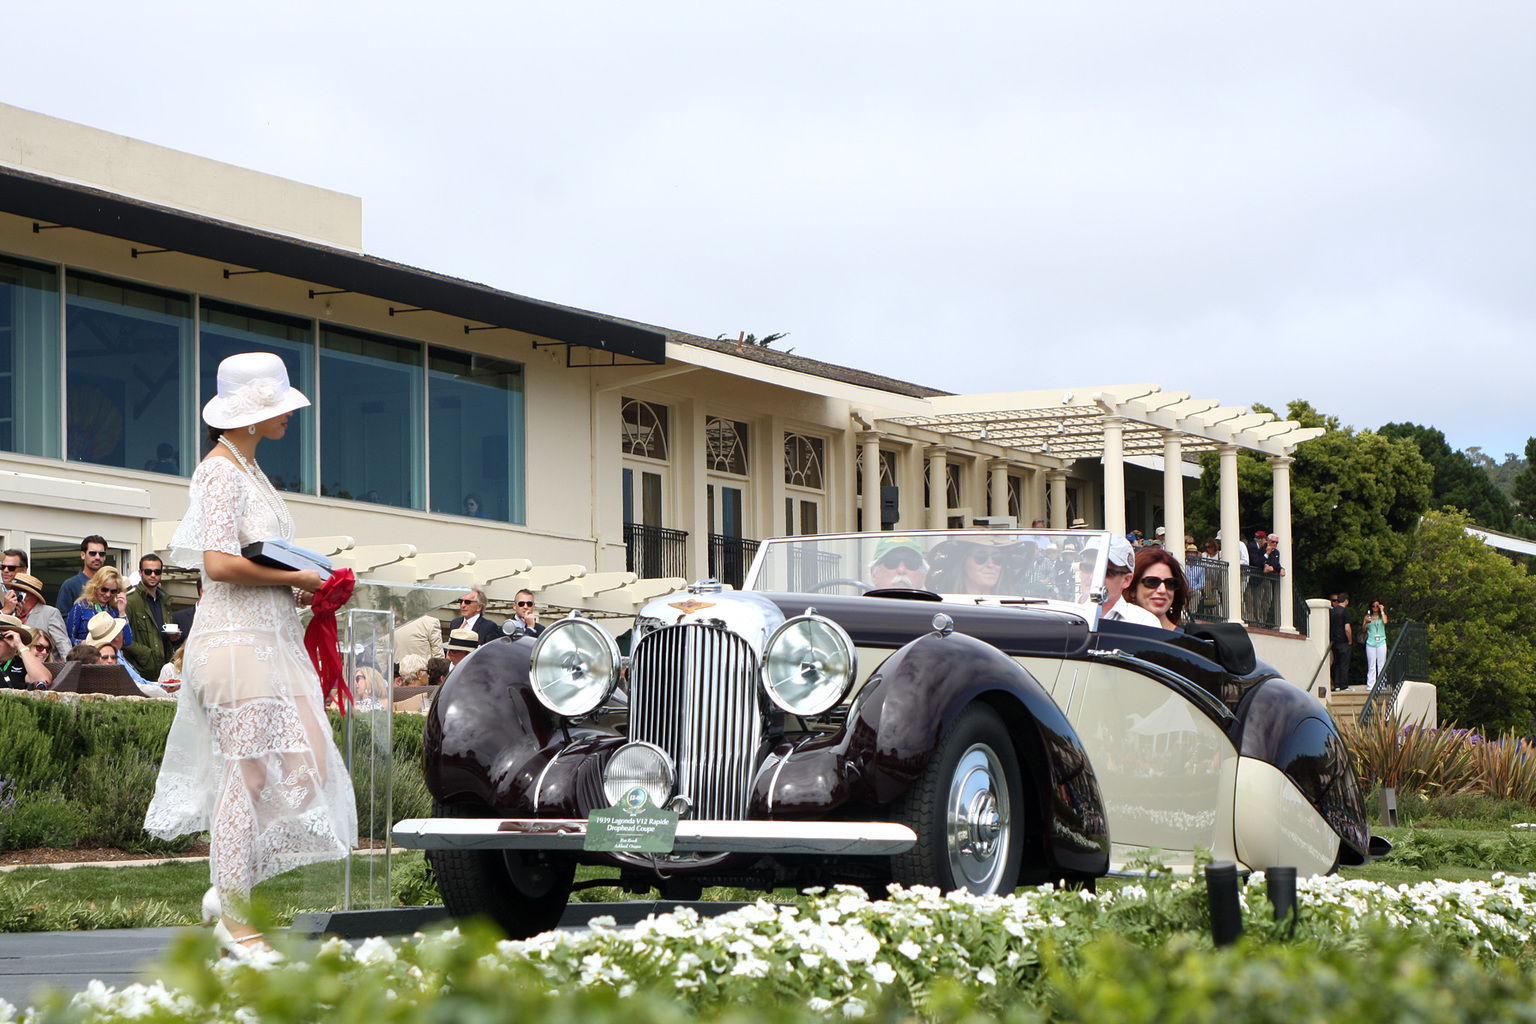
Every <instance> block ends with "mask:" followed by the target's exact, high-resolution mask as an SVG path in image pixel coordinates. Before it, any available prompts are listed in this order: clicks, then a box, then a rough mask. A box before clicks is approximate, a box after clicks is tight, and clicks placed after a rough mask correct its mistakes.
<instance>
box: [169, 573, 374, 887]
mask: <svg viewBox="0 0 1536 1024" xmlns="http://www.w3.org/2000/svg"><path fill="white" fill-rule="evenodd" d="M291 601H292V598H291V596H290V595H289V593H288V591H287V590H285V589H283V588H277V587H236V586H231V585H227V584H212V585H211V586H210V587H209V588H208V589H207V591H206V592H205V594H204V597H203V604H202V606H200V607H199V609H198V616H197V619H196V621H195V623H194V625H193V629H192V633H191V635H190V636H189V637H188V638H187V652H186V655H185V656H184V659H183V671H182V688H181V690H180V692H179V693H178V695H177V705H176V717H175V721H174V722H173V723H172V725H171V731H170V735H169V737H168V739H167V741H166V747H165V759H164V761H163V762H162V764H161V767H160V777H159V780H158V782H157V784H156V787H155V796H154V799H153V800H152V801H151V803H150V806H149V812H148V814H147V815H146V816H145V822H144V827H145V829H146V830H147V831H149V832H150V833H151V834H153V835H156V836H159V837H161V838H167V839H168V838H171V837H173V836H177V835H183V834H185V833H188V832H200V831H203V830H207V831H208V832H209V835H210V842H209V846H210V851H209V852H210V857H209V860H210V864H209V868H210V871H211V873H212V876H213V883H214V885H215V886H217V887H218V889H219V892H220V895H221V896H223V897H224V898H225V902H226V905H227V906H237V905H239V904H240V903H241V902H243V901H244V900H246V899H247V898H248V897H249V895H250V891H251V888H252V886H254V885H256V884H257V883H258V882H261V881H264V880H265V879H268V878H271V877H272V876H274V875H278V874H281V873H283V872H284V871H289V870H291V869H293V868H296V867H300V866H303V865H305V864H312V863H315V862H317V861H324V860H335V859H338V858H341V857H344V856H346V855H347V851H348V849H349V848H350V847H351V846H352V845H353V842H354V840H355V838H356V836H357V810H356V803H355V801H354V799H353V795H352V782H351V779H350V778H349V777H348V775H347V772H346V768H345V767H344V766H343V764H342V761H341V755H340V753H339V752H338V751H337V749H336V744H335V742H334V741H333V740H332V738H331V729H330V723H329V721H328V720H327V718H326V715H325V708H324V704H323V700H322V697H321V694H320V682H319V679H318V678H317V677H316V676H315V672H314V669H313V667H312V666H311V665H310V663H309V661H308V659H307V657H306V656H305V654H304V652H303V648H302V646H301V643H300V635H299V628H298V617H297V615H296V614H295V613H294V610H293V607H292V604H291ZM242 605H243V606H244V607H238V606H242ZM231 612H236V614H230V613H231ZM240 612H243V613H244V614H239V613H240ZM236 622H242V623H244V625H243V626H237V625H236ZM251 626H257V627H267V628H250V627H251Z"/></svg>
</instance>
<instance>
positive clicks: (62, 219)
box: [0, 167, 667, 365]
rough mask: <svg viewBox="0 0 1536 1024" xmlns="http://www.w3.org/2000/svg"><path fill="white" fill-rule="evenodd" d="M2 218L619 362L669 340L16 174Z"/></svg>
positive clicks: (6, 180) (656, 357)
mask: <svg viewBox="0 0 1536 1024" xmlns="http://www.w3.org/2000/svg"><path fill="white" fill-rule="evenodd" d="M0 212H5V213H10V214H15V215H16V216H19V217H28V218H31V219H33V220H36V221H39V222H46V223H48V224H50V225H55V224H56V225H62V226H65V227H71V228H78V229H80V230H82V231H90V232H93V233H95V234H99V235H106V236H109V237H112V238H120V239H123V240H125V241H130V242H138V243H141V244H144V245H146V246H156V247H158V248H162V249H171V250H174V251H176V252H182V253H186V254H188V255H191V256H199V257H202V258H204V259H208V260H214V261H217V262H220V263H226V264H229V265H230V266H233V267H240V268H244V269H246V270H261V271H266V272H268V273H272V274H278V275H281V276H283V277H288V278H293V279H296V280H299V281H307V282H309V283H311V284H316V285H322V286H324V287H326V288H337V289H342V290H344V291H349V292H356V293H358V294H361V295H369V296H372V297H374V298H378V299H385V300H388V301H390V302H399V303H402V304H408V305H411V306H418V307H421V308H423V309H430V310H434V311H436V312H439V313H444V314H447V315H449V316H455V317H462V318H463V319H465V320H468V321H473V322H474V323H476V324H486V325H489V326H492V327H505V328H508V329H509V330H514V331H521V332H523V333H525V334H532V335H536V336H538V337H540V338H547V339H549V340H550V341H554V342H561V343H565V344H569V345H581V346H584V347H586V348H591V349H597V350H599V351H602V352H607V353H610V354H611V355H613V356H625V357H628V358H631V359H637V360H640V361H642V362H647V363H658V364H659V363H664V362H666V357H667V339H666V335H665V334H663V333H661V332H660V331H654V330H650V329H647V328H644V327H640V326H638V325H635V324H628V323H622V322H619V321H615V320H610V319H608V318H606V317H602V316H598V315H596V314H594V313H587V312H583V311H582V310H577V309H571V308H568V307H565V306H557V305H553V304H551V303H546V302H539V301H538V300H536V299H530V298H526V297H524V296H521V295H513V294H512V293H510V292H504V291H499V290H497V289H495V288H490V287H487V286H486V285H481V284H475V283H473V282H470V281H463V280H460V279H458V278H452V277H446V276H444V275H442V274H434V273H431V272H430V271H425V270H419V269H417V268H415V267H408V266H405V265H404V264H401V263H392V262H390V261H388V260H382V259H378V258H377V257H373V256H366V255H362V254H359V253H354V252H348V251H347V250H345V249H336V248H332V247H329V246H324V245H319V244H316V243H313V242H305V241H300V240H297V239H293V238H287V237H284V236H282V235H276V234H272V233H270V232H265V231H258V230H256V229H253V228H248V227H243V226H240V225H237V224H231V223H228V222H226V221H220V220H214V219H212V218H209V217H200V216H197V215H195V214H191V213H186V212H184V211H180V210H173V209H170V208H169V207H164V206H157V205H155V204H152V203H145V202H140V201H138V200H134V199H128V198H124V197H123V196H119V195H114V194H112V193H110V192H103V191H101V190H99V189H93V188H89V187H86V186H83V185H76V184H71V183H69V182H62V181H57V180H54V179H52V178H45V177H41V176H38V175H34V174H28V173H26V172H24V171H19V170H16V169H15V168H11V167H0ZM604 365H606V364H604Z"/></svg>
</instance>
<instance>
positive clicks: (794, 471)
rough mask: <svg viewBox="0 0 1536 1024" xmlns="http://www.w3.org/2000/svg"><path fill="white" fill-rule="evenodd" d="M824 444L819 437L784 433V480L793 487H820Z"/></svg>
mask: <svg viewBox="0 0 1536 1024" xmlns="http://www.w3.org/2000/svg"><path fill="white" fill-rule="evenodd" d="M824 465H825V445H824V442H823V441H822V440H821V438H819V437H807V436H806V435H805V434H785V435H784V482H785V483H786V484H790V485H791V486H794V487H808V488H810V489H811V490H813V491H819V490H821V489H822V486H823V483H822V481H823V480H824V479H825V475H824V473H823V470H822V467H823V466H824Z"/></svg>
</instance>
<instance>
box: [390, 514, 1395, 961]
mask: <svg viewBox="0 0 1536 1024" xmlns="http://www.w3.org/2000/svg"><path fill="white" fill-rule="evenodd" d="M1109 543H1110V537H1109V535H1107V534H1103V533H1095V532H1091V531H1061V532H1056V531H1041V530H1033V531H1012V530H949V531H932V532H915V533H908V534H899V535H898V534H892V533H879V534H858V535H840V536H821V537H788V538H783V539H777V540H771V541H767V542H765V543H764V544H763V545H762V547H761V549H760V550H759V552H758V554H757V557H756V559H755V561H754V562H753V564H752V567H751V569H750V571H749V572H748V574H747V577H746V580H745V585H744V587H743V589H741V590H732V589H730V588H728V587H721V586H719V585H717V584H714V583H713V582H704V583H701V584H698V585H695V586H692V587H689V588H688V589H687V590H686V591H684V592H680V593H676V594H673V595H671V596H667V597H661V598H658V599H656V600H653V601H651V602H649V603H648V604H646V605H645V606H644V607H643V608H642V609H641V611H640V614H639V615H638V616H637V617H636V619H635V620H634V622H633V624H632V625H631V624H630V623H629V622H627V621H626V622H625V623H624V626H625V627H626V629H627V630H628V632H627V635H623V634H621V636H620V638H618V639H616V638H615V637H614V636H612V635H611V634H610V633H609V632H608V631H606V630H605V629H604V628H603V627H602V626H601V625H600V624H598V623H597V622H596V621H594V620H592V619H589V618H583V617H571V618H567V619H562V620H560V621H558V622H556V623H553V624H552V625H550V626H549V627H548V628H547V629H546V630H545V631H544V633H543V635H541V636H540V637H539V638H538V639H537V640H535V639H533V638H531V637H521V638H508V639H502V640H497V641H493V642H492V643H490V644H487V645H485V646H482V647H481V648H480V649H479V650H477V651H476V652H475V653H473V654H471V655H470V656H469V657H468V658H466V659H465V660H464V661H463V662H462V663H461V664H460V665H459V666H458V667H457V668H455V669H454V671H453V673H452V674H451V675H450V676H449V677H448V679H447V681H446V682H445V683H444V684H443V687H442V692H441V694H440V695H439V696H438V698H437V699H436V700H435V701H434V702H433V704H432V707H431V711H430V713H429V716H428V720H427V730H426V752H425V759H426V778H427V785H428V788H429V789H430V790H431V793H432V797H433V801H434V816H433V817H432V818H424V819H411V820H406V821H402V822H399V823H398V824H397V825H396V828H395V838H396V840H397V841H398V842H400V843H401V844H403V845H405V846H408V847H417V848H423V849H426V850H427V851H428V856H429V857H430V858H431V860H432V863H433V866H434V868H435V871H436V875H437V879H438V886H439V889H440V891H441V892H442V895H443V899H444V902H445V904H446V905H447V908H448V910H449V911H450V912H451V913H453V914H455V915H470V914H475V913H485V914H489V915H490V916H492V917H494V918H495V919H496V920H497V921H498V922H499V923H500V924H501V925H502V926H503V927H504V928H505V929H506V930H507V931H508V933H510V934H512V935H531V934H535V933H537V932H540V931H543V930H545V929H548V928H550V927H553V926H554V925H555V924H556V923H557V922H558V920H559V918H560V915H561V913H562V912H563V911H564V909H565V906H566V903H567V901H568V899H569V897H570V894H571V891H572V889H573V886H574V884H575V883H574V873H575V868H576V866H577V865H578V864H581V863H590V864H601V865H607V866H609V867H612V868H617V869H618V875H619V879H618V884H620V885H622V886H625V887H628V888H631V889H633V890H635V891H645V890H649V889H651V888H659V889H660V891H661V892H662V894H663V896H664V897H665V898H668V899H674V898H675V899H687V898H693V897H696V896H697V894H698V893H699V891H700V889H701V888H702V887H703V886H706V885H730V886H740V887H748V888H761V889H773V888H776V887H780V886H807V885H826V884H829V883H835V882H845V883H851V884H856V885H861V886H864V887H865V888H866V889H870V890H873V891H879V890H880V889H881V888H882V887H883V886H885V885H887V884H889V883H892V882H899V883H902V884H907V885H910V884H926V885H935V886H938V887H939V888H940V889H942V890H945V891H949V890H953V889H968V890H970V891H972V892H977V893H1005V892H1011V891H1012V890H1013V889H1014V888H1015V887H1016V886H1018V885H1021V884H1034V883H1041V882H1047V881H1053V882H1063V883H1088V884H1091V882H1092V880H1093V879H1095V878H1097V877H1099V876H1102V875H1104V874H1106V873H1108V872H1111V871H1114V870H1116V869H1118V868H1120V867H1122V866H1124V865H1125V864H1126V863H1127V862H1128V861H1130V860H1132V859H1133V858H1137V857H1141V856H1145V855H1148V854H1153V853H1154V852H1155V856H1157V857H1158V858H1159V859H1160V860H1161V861H1162V862H1163V863H1166V864H1169V865H1171V866H1174V867H1183V868H1185V869H1186V870H1188V869H1189V868H1191V867H1192V866H1193V864H1194V863H1195V858H1196V857H1197V856H1198V855H1199V854H1200V852H1201V851H1205V852H1208V853H1209V854H1211V855H1212V856H1214V857H1215V858H1216V859H1218V860H1233V861H1236V862H1238V863H1239V864H1240V865H1242V866H1246V867H1247V868H1250V869H1255V870H1257V869H1262V868H1265V867H1269V866H1289V867H1295V868H1296V869H1298V871H1300V872H1301V873H1302V874H1304V875H1306V874H1313V873H1318V872H1326V871H1330V870H1333V869H1334V868H1336V867H1337V866H1338V865H1340V864H1358V863H1361V862H1363V861H1365V860H1366V859H1368V858H1369V857H1371V856H1372V854H1373V847H1372V843H1373V841H1374V842H1376V843H1377V844H1378V845H1377V847H1376V850H1377V851H1379V850H1380V849H1381V848H1382V847H1381V845H1380V842H1381V841H1380V840H1373V837H1372V836H1371V835H1370V833H1369V831H1368V828H1367V824H1366V814H1365V805H1364V798H1363V795H1362V792H1361V789H1360V786H1359V784H1358V782H1357V780H1356V778H1355V776H1354V774H1353V771H1352V770H1351V768H1350V764H1349V758H1348V756H1347V754H1346V751H1345V747H1344V744H1343V742H1342V741H1341V740H1340V738H1339V735H1338V733H1337V731H1336V730H1335V728H1334V725H1333V723H1332V721H1331V719H1330V718H1329V715H1328V712H1327V710H1326V709H1325V708H1324V707H1323V706H1322V705H1321V704H1320V703H1319V702H1318V701H1317V700H1316V698H1314V697H1313V696H1311V695H1310V694H1308V693H1307V692H1306V691H1305V690H1303V689H1302V688H1301V687H1300V686H1298V685H1296V684H1295V683H1293V682H1290V681H1287V680H1285V679H1283V678H1281V677H1280V676H1279V675H1278V674H1277V673H1276V672H1275V671H1274V670H1273V669H1272V668H1270V667H1269V666H1267V665H1265V664H1264V663H1262V662H1260V661H1257V660H1256V659H1255V657H1254V652H1253V647H1252V644H1251V643H1250V642H1249V639H1248V635H1247V633H1246V632H1245V631H1244V630H1243V628H1242V627H1241V626H1239V625H1230V626H1228V625H1218V626H1212V627H1196V628H1194V629H1192V631H1191V632H1182V631H1181V632H1174V631H1168V630H1161V629H1153V628H1149V627H1145V626H1140V625H1135V624H1131V623H1126V622H1120V621H1115V620H1113V619H1104V618H1103V617H1102V616H1101V615H1100V611H1101V609H1102V602H1103V600H1104V594H1105V588H1104V575H1105V569H1106V564H1107V551H1108V545H1109ZM1050 549H1054V550H1050ZM514 632H515V630H514ZM619 640H622V641H623V642H624V644H625V645H626V646H627V650H628V654H627V656H625V655H622V654H621V653H620V651H621V647H620V642H619ZM624 815H631V816H632V817H633V820H629V819H624V818H623V816H624ZM615 816H618V817H619V818H620V819H621V820H619V821H615V820H614V818H615ZM647 823H649V824H647ZM642 825H644V826H645V827H641V826H642ZM651 825H657V826H658V827H655V828H652V827H650V826H651ZM626 827H628V828H629V829H630V832H629V833H626V832H625V828H626ZM599 833H601V836H600V837H599V835H598V834H599ZM598 838H600V839H601V841H600V842H595V841H594V840H595V839H598ZM612 874H613V872H611V871H610V872H608V875H609V877H608V878H607V879H605V880H604V881H603V882H602V883H601V884H614V880H613V878H612V877H611V876H612Z"/></svg>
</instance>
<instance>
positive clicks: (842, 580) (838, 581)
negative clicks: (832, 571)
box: [805, 576, 871, 596]
mask: <svg viewBox="0 0 1536 1024" xmlns="http://www.w3.org/2000/svg"><path fill="white" fill-rule="evenodd" d="M828 587H855V588H857V590H858V592H859V594H860V595H861V596H862V595H864V594H867V593H869V591H870V589H871V588H870V585H869V584H868V583H865V582H864V581H863V580H855V579H850V578H848V577H847V576H836V577H834V578H832V579H830V580H822V581H821V582H819V583H812V584H811V585H810V586H808V587H806V588H805V592H806V593H807V594H819V593H821V592H822V591H823V590H826V589H827V588H828Z"/></svg>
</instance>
